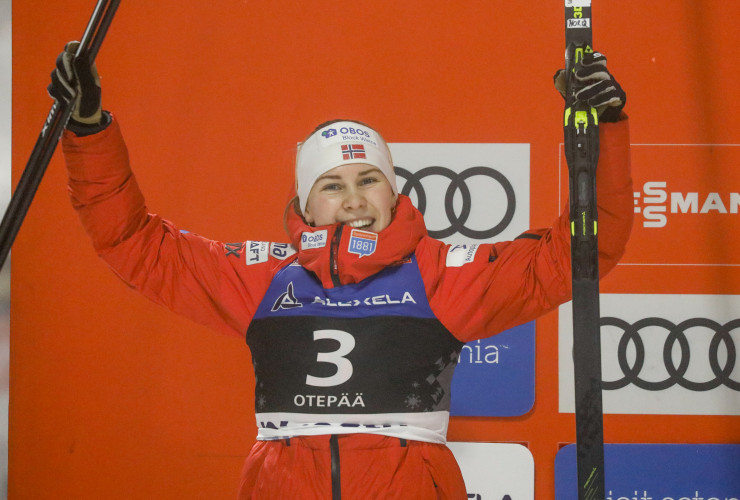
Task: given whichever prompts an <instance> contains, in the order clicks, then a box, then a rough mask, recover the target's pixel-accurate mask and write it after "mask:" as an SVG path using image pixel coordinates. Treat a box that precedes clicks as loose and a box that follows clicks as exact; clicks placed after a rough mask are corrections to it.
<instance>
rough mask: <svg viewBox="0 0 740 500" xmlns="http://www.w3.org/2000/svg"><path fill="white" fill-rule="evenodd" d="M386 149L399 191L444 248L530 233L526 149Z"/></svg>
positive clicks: (409, 145) (485, 146)
mask: <svg viewBox="0 0 740 500" xmlns="http://www.w3.org/2000/svg"><path fill="white" fill-rule="evenodd" d="M388 146H389V148H390V149H391V154H392V155H393V164H394V166H395V168H396V181H397V183H398V189H399V191H400V192H404V189H405V190H406V191H407V192H408V195H409V197H410V198H411V201H412V202H413V203H414V205H415V206H416V207H417V208H419V210H421V211H422V212H423V213H424V220H425V221H426V224H427V228H428V229H429V231H430V235H431V236H432V237H435V238H438V239H441V240H443V241H445V242H447V243H481V242H494V241H502V240H511V239H513V238H516V237H517V236H519V235H520V234H521V233H522V232H524V231H525V230H527V229H529V199H530V197H529V170H530V167H529V144H476V143H471V144H467V143H463V144H461V143H393V144H389V145H388ZM406 172H409V173H411V175H412V178H411V179H409V178H408V175H407V174H406ZM409 183H410V184H409ZM439 233H442V236H440V235H439ZM447 233H449V234H447Z"/></svg>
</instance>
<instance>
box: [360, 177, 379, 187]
mask: <svg viewBox="0 0 740 500" xmlns="http://www.w3.org/2000/svg"><path fill="white" fill-rule="evenodd" d="M376 182H378V179H377V178H376V177H364V178H363V179H362V180H360V184H363V185H365V184H374V183H376Z"/></svg>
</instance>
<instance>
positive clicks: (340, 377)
mask: <svg viewBox="0 0 740 500" xmlns="http://www.w3.org/2000/svg"><path fill="white" fill-rule="evenodd" d="M313 339H314V340H323V339H332V340H336V341H337V342H339V349H337V350H336V351H332V352H320V353H318V355H317V356H316V361H318V362H319V363H331V364H333V365H335V366H336V367H337V373H335V374H334V375H332V376H331V377H314V376H313V375H306V385H312V386H315V387H333V386H335V385H340V384H343V383H345V382H346V381H348V380H349V379H350V378H351V377H352V363H350V361H349V360H348V359H347V358H345V357H344V356H346V355H347V354H349V353H350V352H352V349H354V348H355V338H354V337H353V336H352V335H351V334H349V333H347V332H343V331H341V330H316V331H315V332H313Z"/></svg>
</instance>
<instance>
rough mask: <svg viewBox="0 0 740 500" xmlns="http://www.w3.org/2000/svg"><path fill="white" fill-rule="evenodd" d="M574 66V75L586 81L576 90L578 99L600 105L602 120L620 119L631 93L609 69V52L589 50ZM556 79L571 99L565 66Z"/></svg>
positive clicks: (581, 82)
mask: <svg viewBox="0 0 740 500" xmlns="http://www.w3.org/2000/svg"><path fill="white" fill-rule="evenodd" d="M574 70H575V71H574V72H573V78H575V79H576V80H577V81H578V82H579V83H580V84H582V85H584V86H583V87H582V88H581V89H580V90H578V91H577V92H576V94H575V99H576V101H581V102H586V103H587V104H588V105H589V106H591V107H594V108H596V111H597V112H598V114H599V120H600V121H602V122H616V121H617V120H619V115H620V113H621V112H622V109H623V108H624V105H625V104H626V103H627V95H626V94H625V93H624V90H622V87H621V86H620V85H619V83H618V82H617V81H616V80H615V79H614V77H613V76H612V75H611V73H609V70H607V69H606V56H604V55H603V54H600V53H599V52H593V53H588V54H585V55H584V56H583V59H582V60H581V61H579V62H578V63H576V65H575V68H574ZM553 81H554V83H555V88H556V89H558V91H559V92H560V94H561V95H562V96H563V98H566V99H567V97H566V95H565V92H566V74H565V70H563V69H561V70H558V72H557V73H555V76H554V77H553Z"/></svg>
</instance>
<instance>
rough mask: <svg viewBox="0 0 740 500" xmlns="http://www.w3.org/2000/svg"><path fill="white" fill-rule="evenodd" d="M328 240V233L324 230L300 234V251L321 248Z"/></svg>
mask: <svg viewBox="0 0 740 500" xmlns="http://www.w3.org/2000/svg"><path fill="white" fill-rule="evenodd" d="M328 239H329V232H328V231H327V230H326V229H322V230H321V231H316V232H305V233H303V234H301V250H310V249H312V248H323V247H325V246H326V242H327V240H328Z"/></svg>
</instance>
